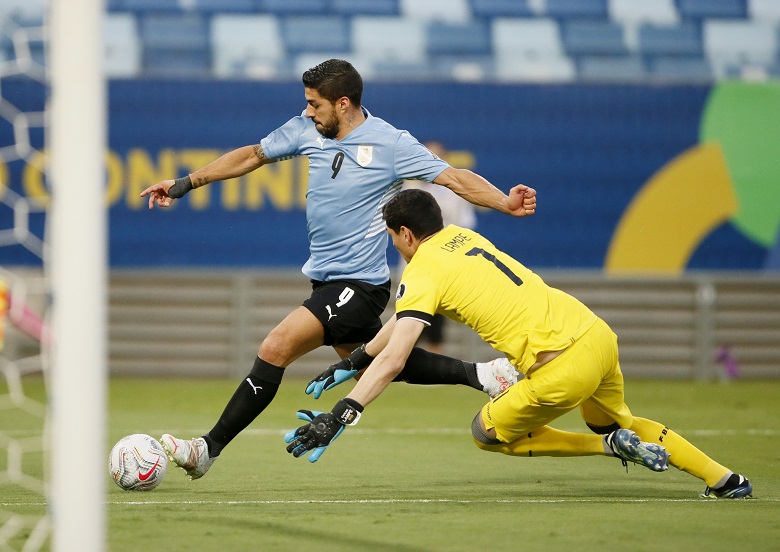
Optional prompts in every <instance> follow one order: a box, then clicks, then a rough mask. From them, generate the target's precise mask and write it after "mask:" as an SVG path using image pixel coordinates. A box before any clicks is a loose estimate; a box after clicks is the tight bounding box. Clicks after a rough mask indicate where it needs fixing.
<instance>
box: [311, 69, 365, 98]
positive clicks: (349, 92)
mask: <svg viewBox="0 0 780 552" xmlns="http://www.w3.org/2000/svg"><path fill="white" fill-rule="evenodd" d="M302 80H303V86H305V87H306V88H313V89H314V90H316V91H317V93H318V94H319V95H320V96H322V97H323V98H325V99H326V100H328V101H330V102H335V101H336V100H338V99H339V98H342V97H344V96H346V97H347V98H349V101H350V102H352V105H354V106H355V107H360V105H361V104H360V101H361V99H362V97H363V79H362V78H361V77H360V73H358V72H357V70H356V69H355V68H354V67H352V64H351V63H349V62H348V61H344V60H343V59H329V60H327V61H323V62H322V63H320V64H319V65H315V66H314V67H312V68H311V69H309V70H307V71H306V72H304V73H303V78H302Z"/></svg>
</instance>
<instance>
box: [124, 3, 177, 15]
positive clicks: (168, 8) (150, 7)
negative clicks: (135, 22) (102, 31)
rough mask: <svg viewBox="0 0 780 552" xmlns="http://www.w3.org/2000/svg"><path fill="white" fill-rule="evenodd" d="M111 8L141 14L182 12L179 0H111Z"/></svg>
mask: <svg viewBox="0 0 780 552" xmlns="http://www.w3.org/2000/svg"><path fill="white" fill-rule="evenodd" d="M109 9H110V10H111V11H132V12H137V13H138V14H140V15H145V14H147V13H161V12H168V13H172V12H181V6H179V0H111V4H110V5H109Z"/></svg>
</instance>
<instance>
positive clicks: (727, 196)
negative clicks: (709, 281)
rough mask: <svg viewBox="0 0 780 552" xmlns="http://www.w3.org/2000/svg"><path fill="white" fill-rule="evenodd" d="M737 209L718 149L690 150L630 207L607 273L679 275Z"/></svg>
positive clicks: (648, 185) (708, 146) (655, 178)
mask: <svg viewBox="0 0 780 552" xmlns="http://www.w3.org/2000/svg"><path fill="white" fill-rule="evenodd" d="M737 208H738V204H737V197H736V195H735V193H734V188H733V186H732V184H731V177H730V176H729V172H728V167H727V166H726V159H725V157H724V155H723V151H722V150H721V148H720V146H719V145H718V144H717V143H714V142H712V143H707V144H701V145H699V146H696V147H694V148H691V149H689V150H687V151H686V152H684V153H682V154H680V155H679V156H677V157H676V158H674V159H672V160H671V161H670V162H669V163H667V164H666V165H665V166H664V167H663V168H662V169H661V170H660V171H658V172H657V173H656V174H655V175H653V177H652V178H650V180H649V181H648V182H647V183H646V184H645V185H644V187H643V188H642V189H641V190H640V191H639V193H638V194H637V196H636V197H635V198H634V199H633V200H632V202H631V203H630V204H629V206H628V208H627V209H626V211H625V212H624V213H623V217H622V218H621V219H620V222H619V223H618V225H617V228H616V229H615V233H614V234H613V236H612V242H611V243H610V245H609V250H608V251H607V258H606V261H605V264H604V268H605V271H606V272H608V273H611V274H624V273H637V272H642V273H654V274H658V273H661V274H670V275H674V274H679V273H681V272H683V271H685V267H686V266H687V265H688V261H689V260H690V257H691V255H693V253H694V251H696V248H697V247H698V246H699V244H700V243H701V242H702V240H703V239H704V238H706V237H707V235H709V234H710V233H711V232H712V231H713V230H714V229H715V228H717V227H718V226H719V225H721V224H723V223H724V222H726V221H728V220H729V219H730V218H731V217H733V216H734V214H735V213H736V211H737Z"/></svg>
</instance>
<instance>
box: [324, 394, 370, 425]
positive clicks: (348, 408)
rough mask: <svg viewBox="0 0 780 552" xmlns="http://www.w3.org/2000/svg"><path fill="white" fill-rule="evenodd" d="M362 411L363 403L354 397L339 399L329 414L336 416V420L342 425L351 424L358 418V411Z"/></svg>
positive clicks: (356, 421)
mask: <svg viewBox="0 0 780 552" xmlns="http://www.w3.org/2000/svg"><path fill="white" fill-rule="evenodd" d="M361 412H363V405H362V404H360V403H359V402H357V401H356V400H355V399H347V398H344V399H341V400H340V401H339V402H337V403H336V406H334V407H333V410H331V412H330V413H331V414H333V415H334V416H335V417H336V421H337V422H339V423H340V424H343V425H349V426H353V425H355V424H357V423H358V420H360V413H361Z"/></svg>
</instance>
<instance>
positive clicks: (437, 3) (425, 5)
mask: <svg viewBox="0 0 780 552" xmlns="http://www.w3.org/2000/svg"><path fill="white" fill-rule="evenodd" d="M401 15H402V16H403V17H408V18H410V19H416V20H422V21H447V22H461V23H466V22H468V21H470V20H471V12H470V11H469V6H468V2H467V0H425V1H424V2H421V1H420V0H401Z"/></svg>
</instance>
